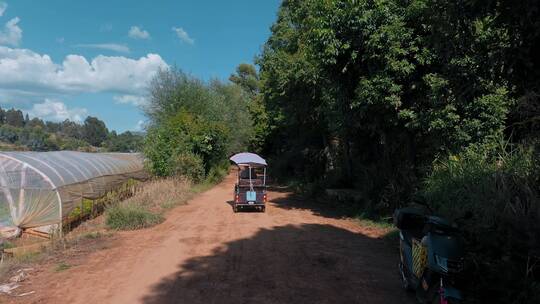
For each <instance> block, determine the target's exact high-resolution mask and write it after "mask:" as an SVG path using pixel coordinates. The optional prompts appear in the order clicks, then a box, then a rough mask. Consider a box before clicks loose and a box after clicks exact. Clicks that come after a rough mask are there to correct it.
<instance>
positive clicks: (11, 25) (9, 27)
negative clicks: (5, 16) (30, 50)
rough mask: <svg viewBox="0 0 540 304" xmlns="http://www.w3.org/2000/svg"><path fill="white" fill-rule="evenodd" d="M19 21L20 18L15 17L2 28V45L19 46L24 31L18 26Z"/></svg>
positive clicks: (0, 41)
mask: <svg viewBox="0 0 540 304" xmlns="http://www.w3.org/2000/svg"><path fill="white" fill-rule="evenodd" d="M19 21H20V19H19V17H15V18H13V19H11V20H9V21H8V22H7V23H6V24H5V25H4V28H0V45H2V44H4V45H13V46H17V45H19V43H20V42H21V39H22V29H21V28H20V27H19V25H18V23H19Z"/></svg>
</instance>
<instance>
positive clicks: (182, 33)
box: [172, 27, 195, 44]
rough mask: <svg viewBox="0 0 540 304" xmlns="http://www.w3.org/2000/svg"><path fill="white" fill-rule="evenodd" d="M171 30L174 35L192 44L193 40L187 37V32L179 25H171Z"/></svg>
mask: <svg viewBox="0 0 540 304" xmlns="http://www.w3.org/2000/svg"><path fill="white" fill-rule="evenodd" d="M172 30H173V31H174V32H175V33H176V36H178V38H180V40H182V41H183V42H185V43H187V44H194V43H195V40H193V39H192V38H191V37H189V35H188V33H187V32H186V31H185V30H184V29H183V28H181V27H173V28H172Z"/></svg>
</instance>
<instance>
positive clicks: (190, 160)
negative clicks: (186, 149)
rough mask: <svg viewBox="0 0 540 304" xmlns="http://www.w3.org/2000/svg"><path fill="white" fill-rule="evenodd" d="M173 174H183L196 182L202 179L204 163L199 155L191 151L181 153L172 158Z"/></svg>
mask: <svg viewBox="0 0 540 304" xmlns="http://www.w3.org/2000/svg"><path fill="white" fill-rule="evenodd" d="M173 168H174V175H175V176H185V177H187V178H189V179H191V180H192V181H194V182H196V183H198V182H200V181H202V180H203V179H204V164H203V161H202V159H201V158H200V157H198V156H197V155H195V154H192V153H181V154H180V155H178V156H177V157H176V159H175V160H174V165H173Z"/></svg>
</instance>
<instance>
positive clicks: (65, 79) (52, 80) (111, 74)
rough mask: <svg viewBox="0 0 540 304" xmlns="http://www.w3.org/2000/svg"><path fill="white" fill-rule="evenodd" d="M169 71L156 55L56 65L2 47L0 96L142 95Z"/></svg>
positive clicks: (38, 56) (73, 60)
mask: <svg viewBox="0 0 540 304" xmlns="http://www.w3.org/2000/svg"><path fill="white" fill-rule="evenodd" d="M166 68H168V65H167V63H166V62H165V61H164V60H163V59H162V58H161V56H159V55H157V54H148V55H146V56H144V57H141V58H139V59H131V58H126V57H123V56H103V55H99V56H97V57H95V58H94V59H92V60H91V61H90V62H89V61H88V60H87V59H86V58H85V57H83V56H80V55H68V56H66V57H65V58H64V60H63V62H62V63H55V62H53V60H52V59H51V57H50V56H49V55H41V54H38V53H36V52H34V51H32V50H28V49H13V48H8V47H2V46H0V94H1V93H4V94H9V91H10V90H17V91H19V92H23V93H25V94H28V95H29V94H42V96H43V94H49V95H48V96H50V94H53V93H54V94H65V93H83V92H84V93H90V92H115V93H119V94H129V95H142V94H144V93H145V90H146V88H147V85H148V83H149V81H150V80H151V79H152V78H153V77H154V75H155V73H156V72H157V71H158V70H159V69H166ZM45 96H47V95H45Z"/></svg>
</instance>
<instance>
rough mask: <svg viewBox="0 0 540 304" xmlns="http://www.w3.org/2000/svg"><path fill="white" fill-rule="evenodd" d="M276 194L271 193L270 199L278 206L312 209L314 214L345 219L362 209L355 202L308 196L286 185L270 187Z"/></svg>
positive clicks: (286, 208)
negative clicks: (339, 201) (345, 202)
mask: <svg viewBox="0 0 540 304" xmlns="http://www.w3.org/2000/svg"><path fill="white" fill-rule="evenodd" d="M269 190H270V191H272V192H273V193H274V194H275V196H273V195H272V194H270V196H269V200H270V201H271V202H272V203H274V205H275V206H276V207H278V208H281V209H285V210H294V209H300V210H310V211H311V212H313V214H315V215H318V216H322V217H326V218H335V219H343V218H349V217H352V216H354V215H355V211H357V210H358V209H361V208H360V207H359V206H357V205H354V204H346V205H344V204H340V203H338V202H334V201H331V200H330V199H328V198H326V197H318V198H306V197H304V196H302V195H300V194H296V193H294V192H291V190H290V189H288V188H285V187H276V186H272V187H269Z"/></svg>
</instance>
